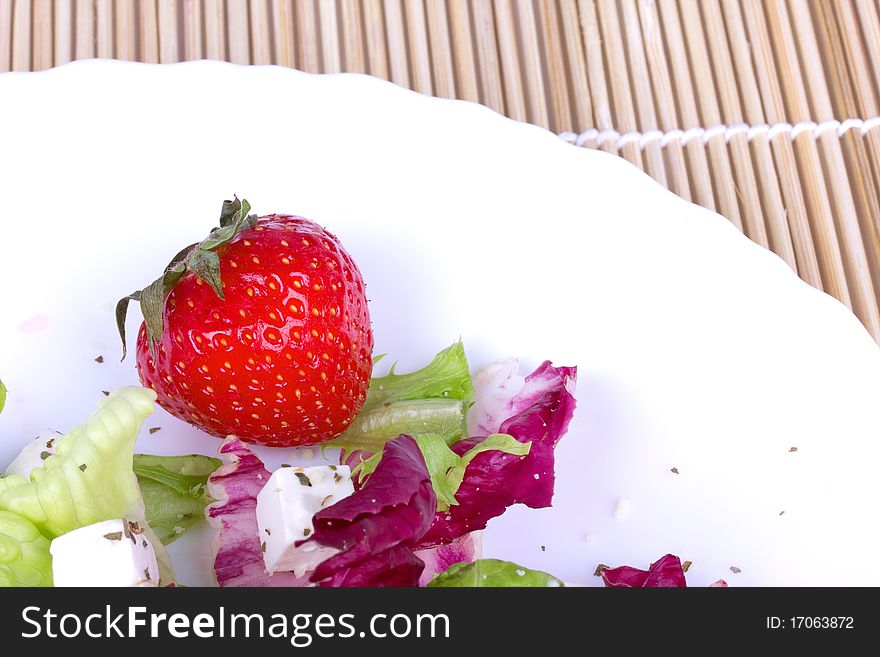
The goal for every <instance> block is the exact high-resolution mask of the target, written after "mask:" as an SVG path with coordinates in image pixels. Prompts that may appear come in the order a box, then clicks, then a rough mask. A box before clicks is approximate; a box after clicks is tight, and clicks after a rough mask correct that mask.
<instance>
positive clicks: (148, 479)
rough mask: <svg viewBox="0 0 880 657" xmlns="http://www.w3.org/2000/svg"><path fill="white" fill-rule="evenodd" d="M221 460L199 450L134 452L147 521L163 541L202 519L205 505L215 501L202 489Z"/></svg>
mask: <svg viewBox="0 0 880 657" xmlns="http://www.w3.org/2000/svg"><path fill="white" fill-rule="evenodd" d="M222 464H223V463H222V461H220V459H215V458H211V457H209V456H202V455H200V454H190V455H188V456H153V455H150V454H135V455H134V463H133V467H134V473H135V475H137V478H138V485H139V486H140V489H141V495H143V498H144V506H145V508H146V517H147V522H148V523H149V524H150V527H152V528H153V531H154V532H155V533H156V536H158V537H159V540H160V541H162V543H163V544H164V545H168V544H169V543H171V542H173V541H174V540H175V539H176V538H177V537H178V536H180V535H182V534H183V533H184V532H185V531H187V530H188V529H190V528H192V527H194V526H196V525H197V524H199V523H200V522H202V521H203V520H204V519H205V506H206V505H208V504H210V503H211V502H213V501H214V500H213V498H212V497H210V496H209V495H208V493H207V491H206V489H205V486H206V485H207V483H208V476H209V475H210V474H211V473H212V472H214V471H215V470H216V469H217V468H219V467H220V466H221V465H222Z"/></svg>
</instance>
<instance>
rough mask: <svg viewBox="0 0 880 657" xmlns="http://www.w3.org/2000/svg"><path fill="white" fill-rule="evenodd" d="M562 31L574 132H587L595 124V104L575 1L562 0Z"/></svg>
mask: <svg viewBox="0 0 880 657" xmlns="http://www.w3.org/2000/svg"><path fill="white" fill-rule="evenodd" d="M560 12H561V16H562V29H563V32H564V37H565V48H566V57H567V58H568V64H569V67H570V71H571V89H572V100H573V102H574V126H573V129H574V130H578V131H580V130H586V129H587V128H588V127H590V126H591V125H592V124H593V103H592V100H591V99H590V87H589V84H588V82H587V60H586V55H585V54H584V44H583V42H582V41H581V34H580V30H579V29H578V22H579V21H578V10H577V4H576V2H575V0H560Z"/></svg>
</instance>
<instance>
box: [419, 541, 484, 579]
mask: <svg viewBox="0 0 880 657" xmlns="http://www.w3.org/2000/svg"><path fill="white" fill-rule="evenodd" d="M416 556H417V557H418V558H419V559H421V560H422V561H424V562H425V570H424V571H422V576H421V577H420V578H419V586H427V585H428V582H430V581H431V580H432V579H434V577H435V576H437V575H439V574H440V573H442V572H445V571H446V569H447V568H449V566H452V565H453V564H457V563H472V562H473V561H476V560H477V559H479V558H481V557H482V556H483V536H482V532H474V533H473V534H465V535H464V536H462V537H461V538H459V539H456V540H454V541H453V542H452V543H447V544H446V545H437V546H435V547H431V548H426V549H424V550H418V551H417V552H416Z"/></svg>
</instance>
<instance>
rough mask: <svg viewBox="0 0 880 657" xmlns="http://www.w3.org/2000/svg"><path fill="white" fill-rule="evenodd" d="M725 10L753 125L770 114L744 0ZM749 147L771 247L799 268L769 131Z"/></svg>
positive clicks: (731, 0) (725, 0) (728, 2)
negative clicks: (756, 66) (760, 84)
mask: <svg viewBox="0 0 880 657" xmlns="http://www.w3.org/2000/svg"><path fill="white" fill-rule="evenodd" d="M722 12H723V14H724V22H725V25H726V27H727V36H728V43H729V44H730V51H731V55H732V59H733V63H734V68H735V69H736V79H737V82H738V90H739V94H740V101H741V105H742V109H743V112H744V113H745V118H746V121H747V123H749V124H752V125H761V124H764V123H765V122H766V117H765V115H764V108H763V105H762V102H761V94H760V91H759V90H758V80H757V77H756V75H755V70H754V68H753V66H752V56H751V44H750V43H749V41H748V38H747V34H746V27H745V22H744V21H743V16H742V13H741V7H740V3H739V2H738V0H722ZM749 150H750V152H751V154H752V158H751V159H752V163H753V165H754V167H755V171H756V174H757V175H756V180H757V183H758V185H759V188H758V191H759V196H760V199H761V207H762V209H763V215H764V225H765V227H766V229H767V237H768V241H769V244H770V248H771V249H772V250H773V251H774V252H775V253H776V254H777V255H778V256H780V257H781V258H782V259H783V260H785V262H787V263H788V264H789V266H790V267H791V268H792V269H795V270H797V263H796V258H795V254H794V246H793V245H792V241H791V232H790V231H789V227H788V220H787V218H786V210H785V206H784V204H783V200H782V193H781V191H780V187H779V178H778V175H777V171H776V167H775V166H774V165H773V154H772V152H771V150H770V141H769V139H768V137H767V133H766V132H762V131H757V132H754V133H753V135H752V137H751V139H750V140H749Z"/></svg>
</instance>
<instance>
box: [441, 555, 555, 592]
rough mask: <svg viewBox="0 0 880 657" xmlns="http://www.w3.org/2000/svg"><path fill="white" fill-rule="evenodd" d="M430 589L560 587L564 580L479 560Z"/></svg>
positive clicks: (453, 569)
mask: <svg viewBox="0 0 880 657" xmlns="http://www.w3.org/2000/svg"><path fill="white" fill-rule="evenodd" d="M428 586H429V587H431V588H451V587H456V588H473V587H484V586H505V587H561V586H565V585H564V584H563V583H562V581H561V580H559V579H556V578H555V577H553V575H551V574H549V573H545V572H543V571H541V570H529V569H528V568H523V567H522V566H519V565H517V564H515V563H511V562H510V561H499V560H498V559H480V560H479V561H474V562H473V563H457V564H454V565H452V566H450V567H449V568H447V569H446V571H445V572H443V573H441V574H440V575H437V577H435V578H434V579H433V580H431V582H430V583H429V584H428Z"/></svg>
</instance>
